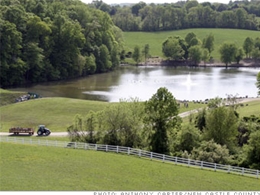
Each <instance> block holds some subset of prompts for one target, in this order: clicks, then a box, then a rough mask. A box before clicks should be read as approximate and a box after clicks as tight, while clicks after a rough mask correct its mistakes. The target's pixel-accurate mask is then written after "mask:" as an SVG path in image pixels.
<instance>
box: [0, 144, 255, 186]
mask: <svg viewBox="0 0 260 195" xmlns="http://www.w3.org/2000/svg"><path fill="white" fill-rule="evenodd" d="M0 154H1V159H0V167H1V169H0V170H1V171H0V190H10V191H17V190H19V191H30V190H33V191H44V190H51V191H63V190H66V191H77V190H80V191H95V190H113V191H115V190H119V191H120V190H121V191H123V190H145V191H147V190H149V191H150V190H158V191H159V190H199V191H206V190H218V191H221V190H225V191H230V190H237V191H238V190H239V191H242V190H252V191H257V190H260V180H259V179H256V178H253V177H247V176H241V175H235V174H228V173H223V172H214V171H207V170H200V169H197V168H188V167H185V166H180V165H173V164H169V163H163V162H158V161H150V160H146V159H142V158H138V157H134V156H127V155H122V154H115V153H105V152H96V151H85V150H75V149H65V148H55V147H47V146H36V145H21V144H14V143H0Z"/></svg>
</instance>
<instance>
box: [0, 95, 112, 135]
mask: <svg viewBox="0 0 260 195" xmlns="http://www.w3.org/2000/svg"><path fill="white" fill-rule="evenodd" d="M106 105H108V103H106V102H98V101H88V100H78V99H69V98H42V99H36V100H30V101H26V102H21V103H15V104H9V105H6V106H2V107H0V110H1V113H0V118H1V130H0V131H1V132H7V131H8V129H9V128H10V127H12V126H20V127H33V128H35V129H36V128H37V127H38V125H40V124H44V125H46V126H47V127H48V128H49V129H51V130H52V131H53V132H59V131H66V130H67V127H68V126H69V125H71V124H72V123H73V119H74V116H75V115H76V114H82V115H83V116H85V115H86V114H87V113H88V112H89V111H90V110H93V111H98V110H102V109H103V108H104V107H105V106H106Z"/></svg>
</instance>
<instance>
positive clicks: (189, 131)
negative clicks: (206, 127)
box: [174, 125, 200, 153]
mask: <svg viewBox="0 0 260 195" xmlns="http://www.w3.org/2000/svg"><path fill="white" fill-rule="evenodd" d="M199 142H200V132H199V131H198V129H196V128H195V127H193V126H191V125H188V126H184V127H183V129H182V130H181V131H179V132H178V134H177V138H176V141H175V146H174V149H175V151H187V152H188V153H191V151H192V149H193V148H196V147H198V146H199Z"/></svg>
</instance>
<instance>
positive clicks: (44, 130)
mask: <svg viewBox="0 0 260 195" xmlns="http://www.w3.org/2000/svg"><path fill="white" fill-rule="evenodd" d="M37 134H38V136H42V135H44V134H45V135H46V136H48V135H50V134H51V131H50V129H47V128H45V126H44V125H39V128H38V131H37Z"/></svg>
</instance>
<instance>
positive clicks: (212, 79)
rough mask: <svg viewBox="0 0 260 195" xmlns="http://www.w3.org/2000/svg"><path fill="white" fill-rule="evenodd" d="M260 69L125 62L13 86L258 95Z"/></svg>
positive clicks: (49, 91)
mask: <svg viewBox="0 0 260 195" xmlns="http://www.w3.org/2000/svg"><path fill="white" fill-rule="evenodd" d="M259 71H260V69H259V68H258V69H257V68H228V69H225V68H216V67H214V68H213V67H212V68H209V67H207V68H192V67H177V68H175V67H158V66H157V67H156V66H143V67H134V66H122V67H121V68H119V69H118V70H116V71H113V72H109V73H103V74H96V75H91V76H88V77H84V78H79V79H73V80H69V81H59V82H48V83H41V84H35V85H32V86H27V87H19V88H13V89H10V90H15V91H28V92H29V91H30V92H35V93H38V94H40V95H41V96H43V97H69V98H77V99H87V100H100V101H108V102H118V101H119V100H120V99H121V98H127V99H128V98H130V97H138V98H139V99H141V100H143V101H144V100H148V99H149V98H150V97H151V96H152V95H153V94H154V93H156V91H157V89H158V88H160V87H166V88H167V89H168V90H169V91H170V92H171V93H172V94H173V96H174V97H175V98H176V99H178V100H190V101H191V100H205V99H209V98H215V97H222V98H225V97H227V95H228V94H231V95H238V96H239V97H245V96H248V97H256V96H257V88H256V85H255V83H256V75H257V73H258V72H259Z"/></svg>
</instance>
